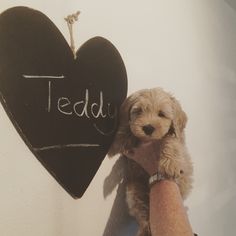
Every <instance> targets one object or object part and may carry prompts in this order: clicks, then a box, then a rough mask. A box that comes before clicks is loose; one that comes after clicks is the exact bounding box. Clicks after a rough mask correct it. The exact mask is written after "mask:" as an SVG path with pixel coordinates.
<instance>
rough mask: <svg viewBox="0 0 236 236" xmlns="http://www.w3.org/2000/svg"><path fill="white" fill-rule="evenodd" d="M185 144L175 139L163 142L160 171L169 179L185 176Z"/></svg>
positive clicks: (170, 138) (169, 138) (167, 139)
mask: <svg viewBox="0 0 236 236" xmlns="http://www.w3.org/2000/svg"><path fill="white" fill-rule="evenodd" d="M183 162H184V150H183V144H181V143H180V141H179V140H178V139H176V138H175V137H167V138H166V139H165V140H163V142H162V144H161V150H160V159H159V168H158V171H159V173H161V174H162V175H164V176H166V177H167V178H173V179H178V178H179V177H180V176H181V175H183V174H184V163H183Z"/></svg>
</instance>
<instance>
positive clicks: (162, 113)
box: [158, 111, 166, 117]
mask: <svg viewBox="0 0 236 236" xmlns="http://www.w3.org/2000/svg"><path fill="white" fill-rule="evenodd" d="M158 116H160V117H166V115H165V113H164V112H163V111H159V113H158Z"/></svg>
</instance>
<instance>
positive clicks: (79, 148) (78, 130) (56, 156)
mask: <svg viewBox="0 0 236 236" xmlns="http://www.w3.org/2000/svg"><path fill="white" fill-rule="evenodd" d="M76 55H77V57H76V59H74V55H73V53H72V51H71V49H70V47H69V45H68V44H67V42H66V41H65V39H64V37H63V36H62V34H61V33H60V32H59V30H58V29H57V28H56V26H55V25H54V24H53V23H52V22H51V21H50V20H49V18H48V17H46V16H45V15H44V14H42V13H41V12H38V11H35V10H33V9H29V8H26V7H15V8H11V9H8V10H7V11H5V12H3V13H2V14H1V15H0V94H1V102H2V104H3V106H4V108H5V110H6V112H7V114H8V116H9V117H10V119H11V121H12V122H13V124H14V126H15V127H16V129H17V131H18V132H19V134H20V135H21V137H22V138H23V140H24V141H25V143H26V144H27V145H28V147H29V148H30V150H31V151H32V152H33V153H34V155H35V156H36V157H37V159H38V160H39V161H40V162H41V163H42V164H43V166H44V167H45V168H46V169H47V170H48V171H49V172H50V173H51V174H52V175H53V176H54V177H55V179H56V180H57V181H58V182H59V183H60V184H61V185H62V186H63V188H64V189H65V190H67V191H68V193H70V194H71V196H73V197H74V198H79V197H81V196H82V195H83V193H84V192H85V190H86V189H87V187H88V185H89V184H90V182H91V180H92V179H93V177H94V175H95V174H96V172H97V170H98V168H99V166H100V164H101V162H102V160H103V159H104V157H105V155H106V153H107V151H108V149H109V147H110V145H111V143H112V141H113V137H114V134H115V131H116V127H117V123H118V120H117V118H118V117H117V113H118V109H119V107H120V105H121V103H122V101H123V100H124V99H125V97H126V93H127V76H126V70H125V66H124V63H123V61H122V58H121V56H120V54H119V52H118V51H117V50H116V48H115V47H114V46H113V45H112V44H111V43H110V42H109V41H108V40H106V39H104V38H102V37H95V38H92V39H90V40H88V41H87V42H86V43H85V44H84V45H82V46H81V47H80V49H79V50H78V51H77V53H76ZM12 145H14V144H12ZM19 158H20V156H19Z"/></svg>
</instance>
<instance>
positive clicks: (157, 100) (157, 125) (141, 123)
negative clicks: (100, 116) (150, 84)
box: [104, 88, 193, 236]
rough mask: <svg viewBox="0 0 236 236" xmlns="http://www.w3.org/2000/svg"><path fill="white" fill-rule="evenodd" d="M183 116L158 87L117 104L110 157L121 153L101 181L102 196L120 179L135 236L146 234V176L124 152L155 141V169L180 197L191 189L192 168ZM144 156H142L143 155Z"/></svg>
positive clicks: (109, 191) (147, 189)
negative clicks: (134, 222)
mask: <svg viewBox="0 0 236 236" xmlns="http://www.w3.org/2000/svg"><path fill="white" fill-rule="evenodd" d="M186 122H187V116H186V114H185V112H184V111H183V110H182V108H181V106H180V104H179V102H178V101H177V100H176V99H175V98H174V97H173V96H171V95H170V94H169V93H167V92H165V91H164V90H163V89H161V88H154V89H144V90H140V91H138V92H135V93H134V94H132V95H131V96H129V97H128V98H127V99H126V100H125V101H124V103H123V104H122V106H121V110H120V124H119V128H118V131H117V133H116V137H115V141H114V143H113V144H112V146H111V149H110V150H109V153H108V155H109V156H110V157H112V156H114V155H116V154H118V153H119V154H121V155H120V158H119V159H118V160H117V162H116V163H115V165H114V166H113V168H112V171H111V173H110V174H109V176H108V177H107V178H106V179H105V181H104V196H105V197H106V196H107V195H108V194H110V193H111V192H112V190H113V189H114V188H115V186H116V185H117V184H119V183H120V182H121V181H123V182H124V183H125V185H126V202H127V206H128V210H129V214H130V215H131V216H133V217H135V218H136V220H137V222H138V224H139V231H138V233H137V236H150V235H151V233H150V227H149V184H148V180H149V175H148V174H147V173H146V172H145V170H144V169H142V167H140V166H139V165H138V164H136V162H134V161H133V160H131V159H128V158H127V157H126V156H125V154H127V152H132V150H133V149H134V148H135V147H137V146H138V145H140V144H141V143H142V142H150V141H151V142H155V144H156V145H157V146H158V148H157V161H158V170H157V171H158V172H159V173H160V174H162V175H163V176H165V177H166V178H170V179H174V180H175V181H176V183H177V184H178V186H179V189H180V193H181V196H182V198H183V199H185V198H186V197H187V195H188V194H189V193H190V190H191V188H192V174H193V167H192V162H191V160H190V156H189V154H188V152H187V148H186V145H185V135H184V128H185V126H186ZM144 158H145V157H144Z"/></svg>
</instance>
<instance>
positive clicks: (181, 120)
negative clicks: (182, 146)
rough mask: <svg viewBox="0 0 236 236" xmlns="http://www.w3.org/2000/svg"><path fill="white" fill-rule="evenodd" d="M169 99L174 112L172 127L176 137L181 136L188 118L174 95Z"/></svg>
mask: <svg viewBox="0 0 236 236" xmlns="http://www.w3.org/2000/svg"><path fill="white" fill-rule="evenodd" d="M171 100H172V106H173V112H174V118H173V124H172V129H173V131H174V133H175V135H176V136H177V137H182V134H183V130H184V128H185V126H186V123H187V120H188V118H187V115H186V113H185V112H184V111H183V110H182V107H181V105H180V103H179V102H178V101H177V100H176V99H175V98H174V97H171Z"/></svg>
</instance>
